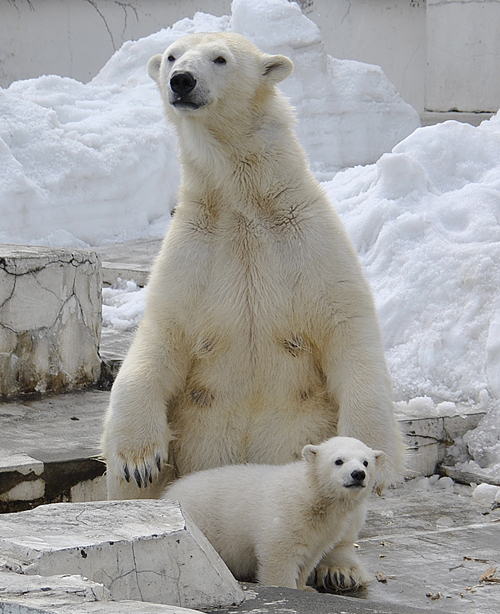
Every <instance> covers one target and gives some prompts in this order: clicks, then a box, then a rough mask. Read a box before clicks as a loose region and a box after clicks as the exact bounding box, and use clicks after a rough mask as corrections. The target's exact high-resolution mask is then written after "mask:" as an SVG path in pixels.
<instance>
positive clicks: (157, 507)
mask: <svg viewBox="0 0 500 614" xmlns="http://www.w3.org/2000/svg"><path fill="white" fill-rule="evenodd" d="M0 568H3V569H6V570H9V571H13V572H16V573H19V574H28V575H40V576H54V575H62V574H65V573H66V574H67V573H70V574H79V575H82V576H84V577H87V578H89V579H90V580H92V581H93V582H97V583H100V584H103V585H104V586H105V587H106V588H107V589H108V590H109V591H110V593H111V596H112V597H113V598H114V599H118V600H137V601H150V602H154V603H162V604H168V605H178V606H181V607H191V608H197V607H209V606H213V607H216V606H223V605H230V604H233V603H240V602H241V601H242V600H243V593H242V591H241V588H240V587H239V585H238V583H237V582H236V580H235V579H234V578H233V576H232V575H231V573H230V572H229V570H228V569H227V567H226V566H225V564H224V563H223V562H222V560H221V558H220V557H219V555H218V554H217V553H216V552H215V550H214V549H213V547H212V546H211V545H210V544H209V542H208V541H207V540H206V538H205V537H204V536H203V534H202V533H201V532H200V531H199V529H198V528H197V527H196V526H195V525H194V524H193V523H192V522H191V521H190V520H189V518H188V517H186V516H184V515H183V513H182V512H181V510H180V507H179V506H178V505H177V504H175V503H170V502H168V501H111V502H94V503H85V504H83V503H67V504H64V503H63V504H58V503H56V504H52V505H44V506H40V507H38V508H36V509H34V510H30V511H26V512H21V513H18V514H4V515H3V516H0Z"/></svg>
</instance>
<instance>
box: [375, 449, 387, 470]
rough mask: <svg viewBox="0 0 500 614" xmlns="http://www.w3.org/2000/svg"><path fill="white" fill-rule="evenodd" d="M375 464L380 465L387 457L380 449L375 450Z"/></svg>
mask: <svg viewBox="0 0 500 614" xmlns="http://www.w3.org/2000/svg"><path fill="white" fill-rule="evenodd" d="M374 454H375V464H376V465H377V467H382V466H383V465H384V463H385V459H386V458H387V454H386V453H385V452H382V450H375V451H374Z"/></svg>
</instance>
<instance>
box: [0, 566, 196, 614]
mask: <svg viewBox="0 0 500 614" xmlns="http://www.w3.org/2000/svg"><path fill="white" fill-rule="evenodd" d="M42 612H43V613H44V614H45V613H58V614H63V613H66V612H71V614H85V613H89V614H90V613H93V614H126V613H128V612H130V613H134V614H141V613H142V612H144V613H148V614H149V613H151V614H156V613H158V614H161V613H164V614H190V613H192V612H195V610H187V609H185V608H181V607H180V606H168V605H157V604H151V603H141V602H137V601H118V602H117V601H113V598H112V596H111V593H110V592H109V590H108V589H107V588H105V587H104V586H103V585H102V584H98V583H96V582H92V581H91V580H88V579H87V578H82V576H75V575H61V576H50V577H44V576H25V575H20V574H16V573H12V572H0V614H28V613H30V614H37V613H42Z"/></svg>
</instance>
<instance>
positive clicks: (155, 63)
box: [148, 53, 162, 82]
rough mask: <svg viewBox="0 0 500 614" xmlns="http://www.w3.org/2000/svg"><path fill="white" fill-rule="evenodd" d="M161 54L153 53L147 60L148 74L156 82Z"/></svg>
mask: <svg viewBox="0 0 500 614" xmlns="http://www.w3.org/2000/svg"><path fill="white" fill-rule="evenodd" d="M161 59H162V55H161V54H160V53H158V54H157V55H154V56H153V57H152V58H151V59H150V60H149V62H148V75H149V76H150V77H151V79H153V81H156V82H158V79H159V78H160V66H161Z"/></svg>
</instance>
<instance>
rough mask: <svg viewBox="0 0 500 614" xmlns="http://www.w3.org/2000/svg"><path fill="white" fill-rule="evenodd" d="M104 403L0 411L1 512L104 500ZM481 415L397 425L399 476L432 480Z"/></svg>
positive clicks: (91, 395)
mask: <svg viewBox="0 0 500 614" xmlns="http://www.w3.org/2000/svg"><path fill="white" fill-rule="evenodd" d="M108 402H109V392H108V391H105V390H96V389H90V390H84V391H79V392H73V393H67V394H63V395H56V396H47V397H44V398H41V399H29V398H24V399H18V400H16V401H11V402H9V403H3V404H0V511H1V512H14V511H22V510H26V509H31V508H33V507H35V506H37V505H40V504H42V503H54V502H64V501H69V502H80V501H96V500H104V499H106V487H105V478H104V475H103V474H104V471H105V465H104V463H103V462H101V461H100V460H99V454H100V438H101V432H102V423H103V418H104V413H105V410H106V407H107V405H108ZM483 415H484V414H483V413H481V412H475V413H472V412H470V411H469V413H463V414H460V415H456V416H445V417H439V418H438V417H418V418H408V417H402V418H400V420H399V424H400V427H401V430H402V432H403V433H404V434H405V437H406V443H407V446H408V454H407V458H408V462H407V467H406V475H407V476H409V477H415V476H417V475H432V474H433V473H435V472H436V468H437V466H438V465H439V464H440V463H442V462H443V460H444V458H445V456H446V449H447V446H449V445H450V444H451V443H453V441H454V440H455V439H456V438H457V437H459V436H462V435H463V434H464V433H465V432H466V431H468V430H469V429H471V428H474V427H475V426H477V424H478V422H479V420H480V419H481V418H482V416H483ZM453 477H454V479H455V480H457V478H458V479H460V476H457V475H454V476H453ZM462 481H464V482H466V481H467V479H463V480H462ZM476 481H477V480H476ZM479 481H486V480H479Z"/></svg>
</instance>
